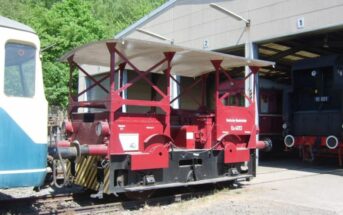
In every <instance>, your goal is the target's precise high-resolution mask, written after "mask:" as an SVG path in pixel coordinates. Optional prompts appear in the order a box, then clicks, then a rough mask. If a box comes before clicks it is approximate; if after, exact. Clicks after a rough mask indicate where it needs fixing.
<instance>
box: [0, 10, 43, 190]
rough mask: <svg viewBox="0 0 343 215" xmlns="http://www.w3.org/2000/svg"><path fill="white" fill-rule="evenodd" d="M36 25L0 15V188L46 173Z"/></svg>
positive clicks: (29, 182)
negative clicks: (28, 24)
mask: <svg viewBox="0 0 343 215" xmlns="http://www.w3.org/2000/svg"><path fill="white" fill-rule="evenodd" d="M39 52H40V42H39V38H38V36H37V34H36V33H35V32H34V30H33V29H32V28H30V27H28V26H26V25H24V24H21V23H19V22H16V21H14V20H10V19H7V18H5V17H1V16H0V188H11V187H22V186H39V185H41V184H42V183H43V181H44V178H45V175H46V159H47V109H48V106H47V101H46V99H45V95H44V88H43V76H42V66H41V61H40V58H39Z"/></svg>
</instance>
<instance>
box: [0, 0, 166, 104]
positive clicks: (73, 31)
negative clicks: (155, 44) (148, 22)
mask: <svg viewBox="0 0 343 215" xmlns="http://www.w3.org/2000/svg"><path fill="white" fill-rule="evenodd" d="M164 2H165V0H15V1H13V0H1V4H0V15H2V16H6V17H8V18H11V19H14V20H17V21H19V22H22V23H24V24H27V25H29V26H31V27H32V28H33V29H35V30H36V32H37V34H38V36H39V37H40V39H41V47H42V48H43V49H45V48H46V49H45V50H44V51H43V53H42V56H43V59H42V61H43V72H44V85H45V94H46V97H47V99H48V102H49V104H50V105H58V106H66V104H67V102H68V96H67V95H68V79H69V70H68V66H67V65H66V64H62V63H59V62H57V59H58V58H60V57H61V56H62V55H63V54H64V53H66V52H67V51H69V50H71V49H73V48H76V47H77V46H80V45H83V44H85V43H88V42H90V41H94V40H99V39H103V38H113V37H114V35H115V34H117V33H118V32H120V31H121V30H123V29H125V28H126V27H127V26H129V25H131V24H132V23H134V22H135V21H137V20H138V19H140V18H141V17H143V16H145V15H146V14H148V13H149V12H150V11H152V10H153V9H155V8H157V7H158V6H160V5H161V4H162V3H164ZM73 83H74V88H76V83H77V73H76V72H75V76H74V82H73Z"/></svg>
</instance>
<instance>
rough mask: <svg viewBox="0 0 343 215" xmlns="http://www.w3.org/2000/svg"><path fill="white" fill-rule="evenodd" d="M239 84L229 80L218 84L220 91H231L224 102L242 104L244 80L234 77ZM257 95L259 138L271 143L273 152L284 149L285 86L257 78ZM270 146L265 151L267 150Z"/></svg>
mask: <svg viewBox="0 0 343 215" xmlns="http://www.w3.org/2000/svg"><path fill="white" fill-rule="evenodd" d="M235 82H237V83H239V84H235V85H232V84H230V83H231V82H230V81H224V82H223V83H222V84H221V85H220V87H219V88H220V90H221V91H229V92H231V97H230V98H226V101H225V102H226V104H231V105H232V104H237V105H240V106H244V105H245V103H244V94H243V93H244V90H245V89H244V82H243V80H241V79H236V80H235ZM258 87H259V89H258V90H259V94H258V95H259V96H258V99H259V100H258V101H259V102H258V111H259V112H258V119H259V139H260V140H263V141H268V142H270V145H271V143H273V148H272V149H273V152H280V151H282V150H283V149H284V145H283V144H282V142H283V137H282V123H283V122H282V102H283V101H282V100H283V93H284V90H285V89H286V86H285V85H283V84H278V83H276V82H273V81H271V80H267V79H262V78H260V79H259V86H258ZM269 150H271V148H269V149H266V150H265V151H267V152H269Z"/></svg>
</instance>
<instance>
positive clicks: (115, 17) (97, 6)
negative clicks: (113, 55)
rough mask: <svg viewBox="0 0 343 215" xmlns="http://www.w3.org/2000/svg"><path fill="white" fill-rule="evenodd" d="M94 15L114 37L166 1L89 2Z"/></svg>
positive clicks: (104, 0) (108, 0) (93, 0)
mask: <svg viewBox="0 0 343 215" xmlns="http://www.w3.org/2000/svg"><path fill="white" fill-rule="evenodd" d="M88 1H89V2H92V5H93V7H92V8H93V13H94V14H95V16H96V17H98V18H99V19H101V20H102V22H103V23H104V24H105V25H106V26H107V34H108V36H110V37H113V36H114V35H115V34H117V33H119V32H120V31H122V30H124V29H125V28H126V27H128V26H129V25H131V24H133V23H134V22H136V21H137V20H139V19H140V18H142V17H143V16H145V15H147V14H148V13H150V12H151V11H152V10H154V9H156V8H157V7H159V6H160V5H162V4H163V3H164V2H166V0H124V1H123V0H88Z"/></svg>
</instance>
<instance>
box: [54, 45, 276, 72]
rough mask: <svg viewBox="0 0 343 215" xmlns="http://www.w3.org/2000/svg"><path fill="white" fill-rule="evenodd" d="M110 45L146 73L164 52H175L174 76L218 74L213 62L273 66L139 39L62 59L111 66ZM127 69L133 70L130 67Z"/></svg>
mask: <svg viewBox="0 0 343 215" xmlns="http://www.w3.org/2000/svg"><path fill="white" fill-rule="evenodd" d="M107 43H116V49H118V50H119V51H120V52H121V53H123V54H124V55H125V56H126V57H127V58H128V59H129V60H130V61H131V62H132V63H133V64H134V65H135V66H136V67H137V68H138V69H140V70H141V71H145V70H147V69H149V68H150V67H151V66H153V65H154V64H156V63H157V62H158V61H160V60H162V59H163V58H164V55H163V53H164V52H171V51H172V52H175V55H174V58H173V60H172V62H171V65H172V71H171V73H172V74H173V75H180V76H186V77H196V76H199V75H202V74H205V73H208V72H212V71H214V67H213V65H212V63H211V60H222V61H223V62H222V64H221V66H222V67H223V68H234V67H242V66H257V67H264V66H270V65H273V64H274V63H273V62H269V61H262V60H251V59H247V58H243V57H238V56H233V55H228V54H222V53H217V52H213V51H205V50H197V49H190V48H185V47H181V46H176V45H169V44H165V43H157V42H151V41H144V40H137V39H112V40H104V41H98V42H93V43H89V44H87V45H84V46H81V47H79V48H76V49H74V50H72V51H70V52H68V53H67V54H65V55H64V56H63V57H62V58H61V59H60V60H61V61H62V62H67V60H68V58H69V57H70V56H74V57H73V59H74V61H75V62H76V63H78V64H80V65H81V64H87V65H95V66H105V67H109V66H110V53H109V50H108V48H107V45H106V44H107ZM115 60H116V66H117V65H119V64H121V63H123V62H124V60H123V59H121V58H120V57H119V56H118V55H117V54H116V55H115ZM166 66H167V64H166V63H164V64H163V65H161V66H159V67H157V68H156V69H155V70H154V71H153V72H155V73H161V72H162V71H163V70H164V69H166ZM126 68H127V69H132V68H131V67H130V66H129V65H127V66H126Z"/></svg>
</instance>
